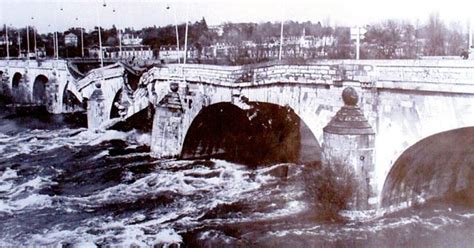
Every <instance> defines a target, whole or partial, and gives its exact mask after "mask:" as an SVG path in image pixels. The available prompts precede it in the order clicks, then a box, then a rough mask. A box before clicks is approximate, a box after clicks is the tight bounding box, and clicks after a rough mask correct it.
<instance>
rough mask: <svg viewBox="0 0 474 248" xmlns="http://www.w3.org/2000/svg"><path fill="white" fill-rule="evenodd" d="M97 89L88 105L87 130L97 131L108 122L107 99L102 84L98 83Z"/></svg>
mask: <svg viewBox="0 0 474 248" xmlns="http://www.w3.org/2000/svg"><path fill="white" fill-rule="evenodd" d="M95 86H96V89H95V90H94V92H92V95H91V97H90V99H89V102H88V104H87V128H89V129H92V130H94V129H97V128H99V127H100V126H101V125H102V123H104V122H105V121H106V120H107V116H106V115H105V113H106V111H105V106H104V102H105V98H104V93H103V92H102V89H101V85H100V83H96V85H95Z"/></svg>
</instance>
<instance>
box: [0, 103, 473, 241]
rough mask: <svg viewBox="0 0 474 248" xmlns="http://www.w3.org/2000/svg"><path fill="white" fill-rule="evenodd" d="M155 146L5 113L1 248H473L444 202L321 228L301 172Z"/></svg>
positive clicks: (0, 146) (357, 216) (462, 213)
mask: <svg viewBox="0 0 474 248" xmlns="http://www.w3.org/2000/svg"><path fill="white" fill-rule="evenodd" d="M149 142H150V136H149V135H148V134H143V133H140V132H138V131H130V132H120V131H113V130H109V131H104V132H91V131H88V130H87V129H85V128H82V127H78V126H76V125H72V124H66V123H64V122H63V121H61V120H60V119H59V118H51V117H44V118H37V117H35V118H33V117H11V116H10V117H8V116H7V114H6V113H5V112H3V113H0V158H1V159H0V223H1V224H0V247H19V246H49V247H96V246H98V247H103V246H106V247H108V246H120V247H130V246H131V247H150V246H157V247H407V246H408V247H472V246H473V245H474V235H473V234H474V211H473V210H472V209H468V208H465V207H461V206H456V205H453V204H451V205H447V204H441V203H438V204H429V205H428V204H426V205H418V206H416V207H413V208H409V209H404V210H400V211H398V212H392V213H386V212H384V211H383V210H378V211H373V212H357V211H352V212H343V213H342V216H343V217H344V219H345V220H344V221H337V222H336V221H328V220H322V219H318V218H314V216H315V215H317V213H314V212H315V210H314V208H313V205H314V202H312V201H310V200H308V197H307V194H306V193H305V180H303V178H304V174H305V170H307V169H308V168H306V166H304V165H295V164H276V165H273V166H268V167H264V168H257V169H250V168H247V167H246V166H245V165H239V164H235V163H230V162H227V161H223V160H217V159H213V160H157V159H153V158H151V157H149V156H148V151H149V147H148V144H149ZM282 171H283V172H284V173H282Z"/></svg>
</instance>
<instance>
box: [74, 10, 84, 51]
mask: <svg viewBox="0 0 474 248" xmlns="http://www.w3.org/2000/svg"><path fill="white" fill-rule="evenodd" d="M76 21H78V22H79V18H78V17H76ZM80 24H81V22H79V28H80V29H81V54H82V58H84V29H83V28H82V25H80Z"/></svg>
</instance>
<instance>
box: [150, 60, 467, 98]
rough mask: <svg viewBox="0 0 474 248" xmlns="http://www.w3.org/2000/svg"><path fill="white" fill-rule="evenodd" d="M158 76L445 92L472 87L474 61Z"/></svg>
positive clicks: (171, 68)
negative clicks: (347, 83)
mask: <svg viewBox="0 0 474 248" xmlns="http://www.w3.org/2000/svg"><path fill="white" fill-rule="evenodd" d="M154 78H155V79H161V80H172V79H177V78H180V79H181V80H186V81H194V82H201V83H208V84H218V85H221V86H231V87H232V86H235V85H236V84H243V85H245V84H272V83H311V84H334V83H336V84H337V83H338V82H341V81H354V82H362V83H364V85H363V86H370V87H377V88H388V89H391V88H393V89H406V90H420V91H440V92H473V93H474V63H473V61H464V60H452V61H447V60H444V61H431V60H393V61H385V60H360V61H355V60H333V61H330V60H328V61H320V62H317V63H308V64H300V65H284V64H256V65H245V66H216V65H195V64H191V65H189V64H188V65H176V64H174V65H167V66H165V67H161V68H157V69H156V70H155V72H154Z"/></svg>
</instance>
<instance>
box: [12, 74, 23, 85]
mask: <svg viewBox="0 0 474 248" xmlns="http://www.w3.org/2000/svg"><path fill="white" fill-rule="evenodd" d="M21 78H22V75H21V73H19V72H15V74H13V78H12V87H13V88H18V86H19V85H20V81H21Z"/></svg>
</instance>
